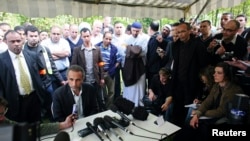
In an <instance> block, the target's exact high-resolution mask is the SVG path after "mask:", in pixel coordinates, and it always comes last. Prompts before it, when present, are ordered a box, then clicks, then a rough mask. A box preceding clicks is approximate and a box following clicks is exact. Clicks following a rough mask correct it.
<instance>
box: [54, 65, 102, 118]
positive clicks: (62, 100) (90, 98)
mask: <svg viewBox="0 0 250 141" xmlns="http://www.w3.org/2000/svg"><path fill="white" fill-rule="evenodd" d="M84 76H85V72H84V70H83V68H82V67H80V66H78V65H72V66H70V67H69V68H68V70H67V81H68V84H67V85H64V86H61V87H59V88H58V89H56V90H55V92H54V94H53V104H52V109H53V111H52V112H53V116H54V119H55V120H56V121H64V120H65V118H66V117H67V116H68V115H70V114H71V113H72V109H73V105H74V104H76V105H77V106H76V113H77V117H78V118H81V117H87V116H90V115H93V114H96V113H97V111H98V105H97V98H96V96H97V91H96V90H95V88H94V87H93V86H92V85H90V84H87V83H83V81H84Z"/></svg>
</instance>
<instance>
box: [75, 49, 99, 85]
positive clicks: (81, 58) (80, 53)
mask: <svg viewBox="0 0 250 141" xmlns="http://www.w3.org/2000/svg"><path fill="white" fill-rule="evenodd" d="M92 52H93V67H94V70H93V71H94V76H95V80H96V82H97V83H98V84H99V82H100V79H104V71H103V67H100V66H99V65H98V64H99V63H100V62H102V55H101V51H100V48H99V47H96V49H93V50H92ZM71 65H79V66H81V67H82V68H83V69H84V71H85V72H86V59H85V53H84V49H82V46H80V47H76V48H74V52H73V56H72V60H71Z"/></svg>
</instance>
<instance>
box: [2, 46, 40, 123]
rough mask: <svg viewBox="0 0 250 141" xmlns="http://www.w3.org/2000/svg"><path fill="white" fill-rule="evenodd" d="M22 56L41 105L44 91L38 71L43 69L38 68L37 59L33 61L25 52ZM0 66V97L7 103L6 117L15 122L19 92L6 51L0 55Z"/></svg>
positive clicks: (32, 57)
mask: <svg viewBox="0 0 250 141" xmlns="http://www.w3.org/2000/svg"><path fill="white" fill-rule="evenodd" d="M23 55H24V57H25V60H26V62H27V65H28V69H29V72H30V75H31V79H32V82H33V87H34V89H35V90H36V93H37V94H38V97H39V99H40V102H41V103H43V97H44V96H43V95H44V90H43V88H42V80H41V78H40V75H39V70H41V69H43V68H39V66H40V67H41V65H39V64H40V63H39V60H38V59H37V60H35V59H34V58H36V57H34V56H32V55H31V54H28V53H26V52H23ZM0 66H1V73H0V96H3V97H4V98H5V99H6V100H7V101H8V103H9V105H8V107H9V110H8V112H7V114H6V117H8V118H9V119H11V120H15V121H16V120H17V119H18V115H19V114H20V113H19V104H20V103H19V102H20V101H19V95H20V92H19V89H18V84H17V81H16V75H15V70H14V66H13V64H12V61H11V58H10V55H9V52H8V50H7V51H5V52H3V53H2V54H0Z"/></svg>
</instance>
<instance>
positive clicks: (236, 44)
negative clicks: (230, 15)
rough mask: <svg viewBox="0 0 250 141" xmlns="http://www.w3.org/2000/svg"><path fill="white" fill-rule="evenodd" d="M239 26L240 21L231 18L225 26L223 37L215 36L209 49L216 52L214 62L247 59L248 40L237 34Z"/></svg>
mask: <svg viewBox="0 0 250 141" xmlns="http://www.w3.org/2000/svg"><path fill="white" fill-rule="evenodd" d="M239 28H240V23H239V22H238V21H237V20H230V21H229V22H228V23H226V24H225V25H224V27H223V30H222V37H220V38H219V37H218V36H215V37H214V40H213V41H212V42H211V43H210V44H209V47H208V50H209V51H211V52H212V53H213V54H214V55H213V58H212V59H213V60H214V64H217V63H218V62H221V61H225V60H232V58H237V59H240V60H246V59H247V57H246V56H247V41H246V40H245V39H244V38H243V37H241V36H240V35H238V34H237V32H238V30H239ZM214 64H212V65H214Z"/></svg>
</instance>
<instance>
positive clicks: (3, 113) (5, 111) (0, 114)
mask: <svg viewBox="0 0 250 141" xmlns="http://www.w3.org/2000/svg"><path fill="white" fill-rule="evenodd" d="M7 111H8V108H6V109H5V110H4V112H2V113H0V116H4V115H5V114H6V113H7Z"/></svg>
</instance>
